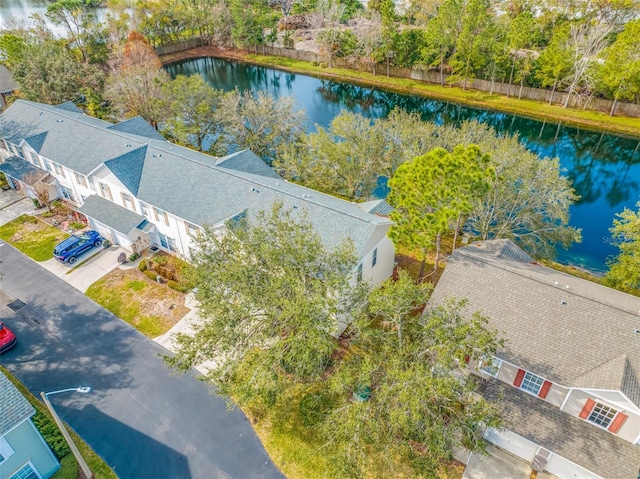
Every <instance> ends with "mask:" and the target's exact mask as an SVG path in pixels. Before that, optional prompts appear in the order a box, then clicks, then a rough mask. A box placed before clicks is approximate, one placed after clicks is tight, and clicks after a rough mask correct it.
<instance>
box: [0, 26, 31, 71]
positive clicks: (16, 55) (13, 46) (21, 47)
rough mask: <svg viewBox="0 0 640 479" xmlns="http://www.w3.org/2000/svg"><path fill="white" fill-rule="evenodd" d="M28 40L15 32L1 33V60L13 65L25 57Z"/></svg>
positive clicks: (9, 65) (5, 63)
mask: <svg viewBox="0 0 640 479" xmlns="http://www.w3.org/2000/svg"><path fill="white" fill-rule="evenodd" d="M25 46H26V40H25V38H24V37H22V36H20V35H16V34H15V33H3V34H2V35H0V62H2V63H3V64H4V65H6V66H8V67H13V66H14V65H16V64H17V63H18V62H20V61H21V60H23V59H24V52H25Z"/></svg>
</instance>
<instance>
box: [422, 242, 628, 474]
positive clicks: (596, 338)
mask: <svg viewBox="0 0 640 479" xmlns="http://www.w3.org/2000/svg"><path fill="white" fill-rule="evenodd" d="M450 297H454V298H466V299H467V300H468V312H473V311H480V312H482V313H483V314H484V315H485V316H487V317H488V318H489V324H490V326H491V327H493V328H495V329H497V330H498V331H500V332H501V333H502V335H503V337H504V338H505V339H506V345H505V347H504V348H503V349H502V350H501V351H499V353H498V356H497V357H494V358H491V359H487V360H486V361H483V362H482V363H481V364H478V365H470V368H471V369H472V370H474V371H475V372H476V373H477V374H479V375H480V376H481V377H482V378H483V379H484V381H483V382H484V385H485V386H486V388H485V389H484V392H483V394H484V395H485V397H487V398H490V399H492V400H496V401H499V402H500V403H501V405H502V407H503V409H504V412H505V418H506V419H505V421H506V423H505V427H504V429H500V430H496V429H487V430H486V432H485V438H486V439H487V440H488V441H490V442H491V443H493V444H495V445H496V446H498V447H500V448H502V449H504V450H507V451H509V452H510V453H512V454H514V455H516V456H518V457H519V458H521V459H523V460H525V461H527V462H529V463H530V465H531V468H532V469H534V470H538V471H545V472H547V473H550V474H553V475H554V476H556V477H558V478H561V479H569V478H571V479H574V478H581V479H601V478H606V479H637V478H638V477H640V444H639V443H640V378H639V376H638V372H639V371H640V298H637V297H635V296H631V295H628V294H625V293H622V292H619V291H616V290H612V289H610V288H607V287H605V286H601V285H599V284H595V283H592V282H589V281H586V280H584V279H580V278H576V277H574V276H571V275H568V274H565V273H561V272H558V271H555V270H552V269H550V268H546V267H544V266H541V265H539V264H537V263H536V262H535V261H534V260H533V259H532V258H531V257H529V256H528V255H527V254H526V253H525V252H524V251H522V250H521V249H520V248H518V247H517V246H516V245H515V244H514V243H512V242H511V241H508V240H493V241H482V242H477V243H473V244H471V245H469V246H466V247H463V248H460V249H458V250H456V252H455V253H454V254H453V255H452V257H451V258H450V261H449V264H448V265H447V268H446V269H445V271H444V273H443V275H442V277H441V278H440V281H439V283H438V285H437V287H436V288H435V290H434V292H433V295H432V297H431V299H430V304H431V305H437V304H440V303H442V302H443V301H445V300H446V299H447V298H450Z"/></svg>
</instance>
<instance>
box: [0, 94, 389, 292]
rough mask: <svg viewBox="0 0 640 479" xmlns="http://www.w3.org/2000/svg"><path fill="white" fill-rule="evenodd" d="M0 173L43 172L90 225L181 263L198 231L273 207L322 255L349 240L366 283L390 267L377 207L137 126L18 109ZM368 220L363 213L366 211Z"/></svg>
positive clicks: (75, 112) (246, 157)
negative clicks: (292, 219)
mask: <svg viewBox="0 0 640 479" xmlns="http://www.w3.org/2000/svg"><path fill="white" fill-rule="evenodd" d="M0 160H1V161H3V162H2V163H1V164H0V171H2V172H4V173H5V174H6V175H7V176H9V177H10V178H12V174H14V173H13V172H14V171H15V170H16V165H17V164H22V165H23V166H25V167H26V165H25V164H27V165H29V167H33V168H37V169H39V170H42V171H47V172H48V173H49V175H51V177H52V178H53V179H54V180H55V184H54V187H55V190H56V194H55V195H54V196H53V197H52V199H54V197H63V198H65V199H66V200H67V201H69V202H71V203H74V204H75V205H76V206H77V207H78V209H79V211H80V212H81V213H83V214H84V215H86V216H87V217H88V218H89V220H90V223H91V226H92V227H93V228H94V229H96V230H97V231H99V232H100V233H101V234H102V235H104V236H105V237H106V238H107V239H109V240H110V241H111V242H112V243H114V244H118V245H121V246H122V247H124V248H126V249H129V250H131V251H141V250H143V249H144V248H146V247H148V246H150V245H155V246H156V247H158V248H160V249H162V250H164V251H167V252H170V253H173V254H177V255H180V256H182V257H185V258H188V257H189V254H190V253H189V248H190V247H191V246H192V244H193V243H192V240H193V236H194V235H195V234H197V233H198V232H199V231H200V230H201V227H202V226H203V225H205V224H210V225H214V226H219V227H224V225H225V224H226V223H227V222H228V221H234V220H237V219H239V218H244V217H248V218H250V217H251V216H252V215H254V214H255V213H256V212H257V211H259V210H266V209H269V208H270V206H271V205H272V204H273V203H274V202H275V201H279V202H282V203H283V204H284V206H285V207H286V208H290V209H292V210H295V211H299V212H303V211H306V212H307V213H308V219H309V220H310V222H311V223H312V225H313V227H314V229H315V231H316V232H317V233H318V234H320V236H321V238H322V239H323V241H324V242H325V244H326V245H327V246H328V247H332V246H334V245H336V244H337V243H339V242H340V241H342V240H343V239H345V238H347V237H349V238H351V240H352V241H353V243H354V246H355V250H356V254H358V256H359V258H360V263H359V265H358V267H357V271H356V272H355V274H356V275H357V276H359V277H362V278H363V279H365V280H368V281H370V282H372V283H373V284H377V283H380V282H381V281H383V280H384V279H386V278H388V277H389V276H390V275H391V273H392V271H393V266H394V248H393V243H392V242H391V240H390V239H389V238H388V237H387V232H388V230H389V227H390V225H391V222H390V221H389V220H388V219H386V218H383V217H381V216H378V215H376V214H375V213H376V212H377V210H376V206H377V207H378V208H379V206H380V205H378V204H377V203H375V204H374V203H364V204H361V205H358V204H355V203H350V202H348V201H344V200H341V199H338V198H335V197H332V196H329V195H326V194H323V193H320V192H317V191H314V190H311V189H308V188H304V187H302V186H298V185H295V184H293V183H289V182H287V181H285V180H284V179H282V178H281V177H280V176H279V175H278V174H277V173H276V172H275V171H274V170H273V169H272V168H270V167H268V166H267V165H266V164H265V163H264V162H263V161H262V160H261V159H260V158H258V157H257V156H256V155H254V154H253V153H252V152H250V151H241V152H238V153H235V154H233V155H229V156H226V157H223V158H216V157H212V156H209V155H206V154H203V153H199V152H196V151H193V150H191V149H188V148H184V147H181V146H178V145H175V144H173V143H170V142H168V141H166V140H165V139H164V138H163V137H162V136H161V135H160V134H159V133H158V132H157V131H156V130H154V129H153V128H152V127H151V126H150V125H149V124H148V123H146V122H145V121H144V120H143V119H142V118H140V117H136V118H133V119H130V120H126V121H123V122H121V123H117V124H112V123H109V122H106V121H103V120H99V119H97V118H93V117H90V116H87V115H84V114H83V113H82V111H81V110H79V109H78V108H77V107H76V106H75V105H73V104H72V103H64V104H61V105H58V106H50V105H44V104H40V103H34V102H28V101H23V100H18V101H16V102H15V103H14V104H12V105H11V106H10V107H9V108H8V109H7V110H6V112H4V113H3V114H2V116H0ZM370 211H372V212H370Z"/></svg>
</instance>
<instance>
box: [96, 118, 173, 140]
mask: <svg viewBox="0 0 640 479" xmlns="http://www.w3.org/2000/svg"><path fill="white" fill-rule="evenodd" d="M107 128H108V129H109V130H114V131H122V132H124V133H131V134H132V135H138V136H143V137H146V138H151V139H152V140H162V141H165V138H164V137H163V136H162V135H161V134H160V133H158V130H156V129H155V128H154V127H152V126H151V125H150V124H149V123H147V122H146V121H145V119H144V118H142V117H141V116H136V117H133V118H129V119H128V120H125V121H121V122H120V123H116V124H115V125H109V126H108V127H107Z"/></svg>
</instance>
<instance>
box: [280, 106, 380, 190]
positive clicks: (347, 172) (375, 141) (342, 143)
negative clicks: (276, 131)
mask: <svg viewBox="0 0 640 479" xmlns="http://www.w3.org/2000/svg"><path fill="white" fill-rule="evenodd" d="M299 142H300V143H297V144H295V143H294V144H290V145H288V147H287V148H283V149H282V150H281V151H280V155H279V158H278V161H277V162H276V168H277V169H278V170H279V171H280V172H282V174H283V175H284V176H285V178H290V179H296V180H297V181H301V182H302V183H304V184H305V185H307V186H309V187H311V188H315V189H319V190H322V191H328V192H332V193H335V194H340V195H344V196H346V197H348V198H352V199H355V198H358V197H368V196H369V195H370V194H371V192H372V191H373V188H374V187H375V184H376V181H377V178H378V176H379V174H380V172H381V171H382V169H383V163H382V162H383V158H384V156H385V144H384V136H383V134H382V131H381V129H380V128H376V126H375V125H374V124H372V122H371V120H370V119H368V118H365V117H363V116H361V115H356V114H354V113H350V112H346V111H345V112H342V113H340V115H338V116H337V117H335V118H334V119H333V121H332V122H331V125H330V127H329V129H325V128H323V127H320V126H318V127H317V131H316V132H315V133H311V134H309V135H308V136H307V137H306V138H301V139H300V140H299Z"/></svg>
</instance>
